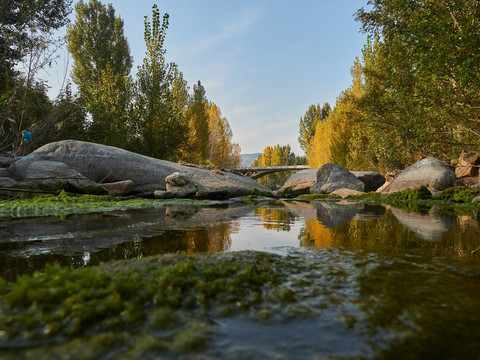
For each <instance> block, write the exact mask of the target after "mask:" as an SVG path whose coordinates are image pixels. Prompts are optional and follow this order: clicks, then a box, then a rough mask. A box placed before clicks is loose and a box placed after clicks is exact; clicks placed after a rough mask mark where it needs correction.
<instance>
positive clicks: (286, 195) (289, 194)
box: [278, 188, 295, 199]
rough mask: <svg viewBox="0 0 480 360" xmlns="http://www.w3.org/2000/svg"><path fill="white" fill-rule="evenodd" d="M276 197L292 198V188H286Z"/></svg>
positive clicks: (293, 195)
mask: <svg viewBox="0 0 480 360" xmlns="http://www.w3.org/2000/svg"><path fill="white" fill-rule="evenodd" d="M278 197H279V198H282V199H292V198H294V197H295V194H293V191H292V188H286V189H283V190H282V192H281V193H279V194H278Z"/></svg>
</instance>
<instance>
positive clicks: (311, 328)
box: [0, 201, 480, 359]
mask: <svg viewBox="0 0 480 360" xmlns="http://www.w3.org/2000/svg"><path fill="white" fill-rule="evenodd" d="M474 215H475V214H472V215H463V216H456V215H453V214H452V213H448V212H444V211H441V210H439V209H436V208H431V209H423V211H422V212H421V213H415V212H408V211H406V210H402V209H396V208H391V207H385V206H379V205H375V206H372V205H366V204H362V203H352V202H312V203H309V202H298V201H285V202H279V201H277V202H261V203H258V204H252V203H249V204H245V203H225V204H221V205H215V206H204V207H200V206H180V205H166V206H162V207H157V208H150V209H140V210H128V211H113V212H108V213H98V214H88V215H69V216H66V217H62V218H58V217H47V218H22V219H16V218H9V219H0V273H1V275H2V276H3V277H4V278H7V279H10V280H13V279H14V278H15V277H16V276H17V275H20V274H24V273H31V272H33V271H35V270H38V269H42V268H43V266H44V265H45V263H47V262H49V263H52V262H53V263H59V264H63V265H71V266H73V267H82V266H89V265H96V264H99V263H100V262H105V261H108V260H111V259H129V258H138V257H145V256H149V255H154V254H162V253H171V252H187V253H195V252H231V251H237V250H257V251H264V252H271V253H277V254H281V255H284V256H287V257H289V258H290V259H292V262H293V261H296V262H298V263H299V264H302V266H305V267H304V268H301V267H300V269H303V270H302V271H300V272H299V273H296V274H291V275H290V277H289V283H288V284H287V285H288V286H289V287H291V288H292V289H295V290H296V291H297V292H298V294H300V295H299V297H298V299H297V300H296V302H295V305H289V306H288V307H286V308H284V309H283V308H279V309H278V310H277V315H278V316H277V317H273V318H272V319H270V320H269V321H268V322H258V321H256V320H255V319H254V318H249V317H243V318H240V319H239V318H235V317H233V318H231V317H229V318H220V319H215V320H214V321H215V324H216V325H215V331H214V334H213V335H212V336H211V339H210V341H209V343H208V346H207V348H206V349H204V350H202V353H203V355H204V356H205V358H232V359H243V358H244V359H250V358H274V359H289V358H296V359H323V358H329V359H331V358H334V359H337V358H342V359H343V358H367V359H368V358H385V359H396V358H398V359H405V358H406V359H453V358H457V359H478V358H480V355H479V354H480V338H478V336H477V330H478V329H479V328H480V230H479V225H478V222H477V220H476V216H474ZM295 314H298V316H295ZM306 314H307V315H306ZM25 351H26V352H22V353H21V355H23V356H27V357H28V356H30V355H31V356H33V355H34V354H35V353H30V352H29V351H30V350H28V351H27V350H25ZM0 352H1V351H0ZM107 353H108V352H107ZM18 355H19V354H18V353H12V356H18ZM51 355H52V356H54V355H55V357H56V356H57V355H58V354H51ZM147 355H148V354H147ZM109 356H111V355H108V356H107V355H105V358H109ZM163 356H167V355H165V354H164V355H163ZM168 356H169V357H170V358H178V357H180V358H181V357H183V355H182V356H179V355H175V354H171V355H168ZM12 358H13V357H12ZM60 358H61V356H60ZM111 358H115V356H113V357H111ZM146 358H157V357H155V356H153V355H152V356H150V357H148V356H147V357H146Z"/></svg>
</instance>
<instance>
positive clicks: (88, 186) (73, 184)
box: [23, 160, 108, 195]
mask: <svg viewBox="0 0 480 360" xmlns="http://www.w3.org/2000/svg"><path fill="white" fill-rule="evenodd" d="M23 180H26V181H28V182H29V183H33V184H35V185H36V186H37V187H38V188H39V189H42V190H52V191H55V190H58V189H65V190H69V191H72V192H78V193H86V194H97V195H103V194H107V193H108V191H107V190H106V189H104V188H103V187H102V186H101V185H100V184H98V183H96V182H94V181H92V180H90V179H87V178H86V177H85V176H83V175H82V174H80V173H79V172H78V171H76V170H74V169H72V168H70V167H69V166H67V165H66V164H64V163H62V162H57V161H45V160H39V161H34V162H31V163H30V164H29V165H28V167H27V168H26V171H25V176H24V178H23Z"/></svg>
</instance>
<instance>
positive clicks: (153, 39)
mask: <svg viewBox="0 0 480 360" xmlns="http://www.w3.org/2000/svg"><path fill="white" fill-rule="evenodd" d="M168 21H169V15H168V14H166V13H165V14H164V15H163V18H162V17H161V16H160V11H159V10H158V7H157V5H153V7H152V20H151V22H150V20H149V18H148V16H145V20H144V28H145V31H144V35H145V36H144V37H145V45H146V47H147V51H146V53H145V57H144V59H143V64H142V65H141V66H140V67H139V68H138V73H137V82H136V94H135V97H136V113H137V116H138V118H139V119H138V120H139V128H140V134H141V136H142V149H143V152H144V153H145V154H146V155H149V156H154V157H158V158H162V159H168V160H174V159H176V158H177V155H178V152H179V150H180V147H181V145H182V144H183V143H184V141H185V136H186V132H187V126H186V120H185V107H186V99H185V98H186V96H187V94H188V93H186V91H187V90H186V82H185V81H184V80H183V75H182V73H181V72H179V71H178V69H177V66H176V65H175V64H174V63H167V61H166V59H165V52H166V51H165V49H164V48H163V43H164V41H165V36H166V32H167V29H168Z"/></svg>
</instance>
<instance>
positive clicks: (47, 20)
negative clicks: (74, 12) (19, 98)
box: [0, 0, 72, 90]
mask: <svg viewBox="0 0 480 360" xmlns="http://www.w3.org/2000/svg"><path fill="white" fill-rule="evenodd" d="M71 3H72V0H38V1H16V0H2V2H1V4H0V90H2V89H4V88H5V85H6V81H7V79H8V78H11V77H12V76H13V75H14V66H15V65H16V64H17V63H18V61H19V60H21V59H22V58H23V57H24V56H25V54H26V53H27V51H28V49H29V48H31V47H34V46H36V45H37V40H38V38H37V36H38V35H41V34H46V33H51V32H53V30H56V29H59V28H61V27H63V26H64V25H66V24H67V23H68V21H69V19H68V15H69V14H70V12H71Z"/></svg>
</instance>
